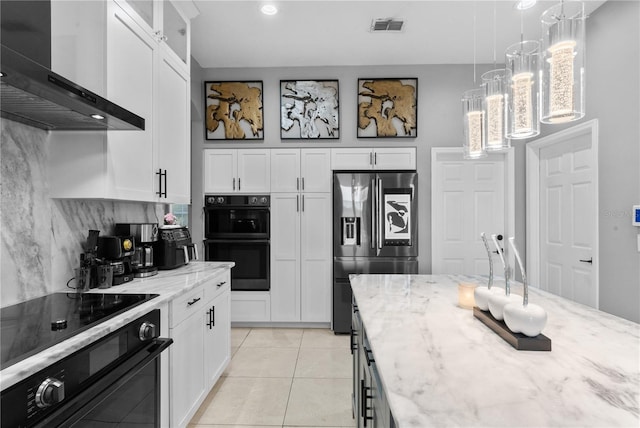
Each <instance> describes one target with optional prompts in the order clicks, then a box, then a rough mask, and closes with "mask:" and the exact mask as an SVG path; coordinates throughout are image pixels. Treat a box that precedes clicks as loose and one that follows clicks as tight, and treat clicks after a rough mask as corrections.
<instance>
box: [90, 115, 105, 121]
mask: <svg viewBox="0 0 640 428" xmlns="http://www.w3.org/2000/svg"><path fill="white" fill-rule="evenodd" d="M91 117H92V118H94V119H98V120H102V119H104V116H102V115H100V114H92V115H91Z"/></svg>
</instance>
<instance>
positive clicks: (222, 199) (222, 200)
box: [217, 196, 224, 204]
mask: <svg viewBox="0 0 640 428" xmlns="http://www.w3.org/2000/svg"><path fill="white" fill-rule="evenodd" d="M217 202H218V203H219V204H224V198H223V197H222V196H218V199H217Z"/></svg>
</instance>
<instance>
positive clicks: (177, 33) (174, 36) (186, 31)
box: [162, 0, 190, 67]
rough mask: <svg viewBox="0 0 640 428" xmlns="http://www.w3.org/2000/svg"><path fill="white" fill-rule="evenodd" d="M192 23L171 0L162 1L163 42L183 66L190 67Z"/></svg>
mask: <svg viewBox="0 0 640 428" xmlns="http://www.w3.org/2000/svg"><path fill="white" fill-rule="evenodd" d="M189 35H190V23H189V20H188V19H186V18H184V17H183V16H182V14H181V13H180V11H178V9H177V8H176V7H175V6H174V5H173V3H172V2H171V1H169V0H164V1H163V2H162V36H163V37H162V42H163V45H165V46H166V47H168V48H169V50H170V52H171V54H172V55H174V56H175V58H176V59H178V60H179V61H180V64H181V66H183V67H188V66H189V62H190V58H189V47H190V46H189V42H190V40H189Z"/></svg>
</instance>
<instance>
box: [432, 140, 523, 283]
mask: <svg viewBox="0 0 640 428" xmlns="http://www.w3.org/2000/svg"><path fill="white" fill-rule="evenodd" d="M447 153H448V154H459V155H460V158H461V159H464V158H463V155H464V151H463V149H462V147H432V148H431V270H432V271H433V261H434V259H435V255H436V254H438V252H437V251H436V242H435V240H434V239H433V231H434V230H435V229H436V227H437V225H436V224H435V222H434V220H435V216H434V215H433V210H434V207H435V206H436V205H435V204H436V200H435V199H436V195H437V194H438V191H440V190H441V189H440V188H439V186H438V185H437V184H436V183H437V181H436V180H435V171H436V163H437V158H438V155H439V154H447ZM492 155H503V158H504V162H505V168H504V174H505V177H504V182H505V183H504V192H505V201H504V210H505V213H504V219H505V223H506V225H505V226H506V227H505V240H504V246H503V247H504V248H505V255H506V256H507V258H508V263H509V266H514V263H515V255H514V254H512V253H513V251H509V250H507V248H506V247H507V244H506V242H507V241H506V239H507V237H509V236H515V233H516V224H515V218H516V215H515V212H516V209H515V194H516V191H515V189H516V186H515V170H516V168H515V149H514V148H513V147H511V148H509V149H508V150H505V151H504V152H498V153H492ZM471 162H473V160H471ZM498 270H500V269H498ZM512 277H513V275H512Z"/></svg>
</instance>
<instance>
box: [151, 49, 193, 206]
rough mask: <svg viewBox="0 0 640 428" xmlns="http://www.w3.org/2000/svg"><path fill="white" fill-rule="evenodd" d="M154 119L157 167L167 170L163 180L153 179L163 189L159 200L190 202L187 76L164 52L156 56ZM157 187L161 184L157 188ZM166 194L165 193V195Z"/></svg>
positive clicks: (180, 202)
mask: <svg viewBox="0 0 640 428" xmlns="http://www.w3.org/2000/svg"><path fill="white" fill-rule="evenodd" d="M157 70H158V72H157V76H158V78H157V79H158V80H157V86H156V118H157V121H158V122H157V138H156V144H157V149H158V159H157V164H156V165H157V168H159V169H161V170H163V171H166V180H164V179H163V180H162V181H161V182H159V181H158V180H155V181H156V183H155V185H156V189H158V190H162V192H163V194H162V195H159V201H160V202H165V203H179V204H189V203H190V202H191V172H190V169H191V168H190V165H191V163H190V162H191V150H190V149H191V144H190V143H191V141H190V133H189V126H190V124H191V120H190V118H189V114H190V105H189V97H190V93H189V89H190V83H189V79H188V78H187V77H185V76H184V75H183V74H182V73H181V72H180V71H178V70H177V69H176V68H175V67H174V66H173V65H172V63H171V62H169V61H167V59H166V58H165V57H164V56H163V55H158V66H157ZM158 186H161V187H160V188H159V187H158ZM165 194H166V195H165Z"/></svg>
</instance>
